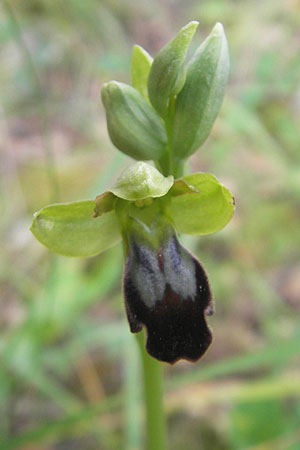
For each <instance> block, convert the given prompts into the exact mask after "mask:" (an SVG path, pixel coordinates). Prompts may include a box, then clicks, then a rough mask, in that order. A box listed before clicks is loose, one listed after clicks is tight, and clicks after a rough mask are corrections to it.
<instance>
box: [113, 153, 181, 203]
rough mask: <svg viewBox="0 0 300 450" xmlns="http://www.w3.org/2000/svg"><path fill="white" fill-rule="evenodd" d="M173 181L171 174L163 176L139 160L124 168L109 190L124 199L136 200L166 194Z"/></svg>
mask: <svg viewBox="0 0 300 450" xmlns="http://www.w3.org/2000/svg"><path fill="white" fill-rule="evenodd" d="M173 182H174V178H173V176H172V175H170V176H168V177H164V176H163V175H162V174H161V173H160V172H159V171H158V170H157V169H155V167H152V166H150V165H149V164H146V163H144V162H141V161H140V162H137V163H136V164H134V165H133V166H131V167H129V168H128V169H126V170H125V171H124V172H123V173H122V174H121V176H120V177H119V178H118V180H117V182H116V184H115V186H113V187H112V188H111V189H109V191H110V192H112V193H113V194H115V195H116V196H117V197H119V198H122V199H124V200H130V201H136V200H143V199H146V198H149V197H150V198H155V197H162V196H163V195H166V193H167V192H168V191H169V190H170V188H171V186H172V185H173Z"/></svg>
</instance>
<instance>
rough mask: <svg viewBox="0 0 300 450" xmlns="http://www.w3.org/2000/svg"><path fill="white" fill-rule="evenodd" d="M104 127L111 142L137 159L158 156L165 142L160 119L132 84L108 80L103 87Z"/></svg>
mask: <svg viewBox="0 0 300 450" xmlns="http://www.w3.org/2000/svg"><path fill="white" fill-rule="evenodd" d="M101 96H102V101H103V104H104V106H105V109H106V119H107V128H108V133H109V136H110V138H111V140H112V142H113V144H114V145H115V146H116V147H117V148H118V149H119V150H121V151H122V152H123V153H126V154H127V155H129V156H131V157H132V158H134V159H137V160H150V159H152V160H157V159H159V158H161V156H162V155H163V152H164V150H165V147H166V143H167V136H166V131H165V128H164V126H163V124H162V122H161V119H160V118H159V117H158V116H157V114H156V113H155V111H154V110H153V109H152V108H151V106H149V105H148V104H147V102H146V100H145V99H144V98H143V96H142V95H141V94H140V93H139V92H138V91H137V90H136V89H134V88H133V87H131V86H129V85H127V84H124V83H119V82H117V81H110V82H108V83H106V84H105V85H104V86H103V87H102V91H101Z"/></svg>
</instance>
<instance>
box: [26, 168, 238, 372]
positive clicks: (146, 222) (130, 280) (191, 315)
mask: <svg viewBox="0 0 300 450" xmlns="http://www.w3.org/2000/svg"><path fill="white" fill-rule="evenodd" d="M233 208H234V206H233V197H232V195H231V194H230V192H229V191H228V190H227V189H226V188H225V187H224V186H223V185H222V184H220V183H219V182H218V180H217V179H216V178H215V177H214V176H213V175H210V174H207V173H201V172H199V173H194V174H191V175H187V176H184V177H182V178H180V179H177V180H175V181H174V179H173V176H168V177H164V176H163V175H162V174H161V173H160V172H159V171H158V170H157V169H156V168H154V167H152V166H150V165H149V164H146V163H144V162H138V163H136V164H135V165H133V166H131V167H129V169H127V170H126V171H125V172H124V173H123V174H122V175H121V176H120V178H119V179H118V181H117V183H116V185H115V186H113V187H112V188H111V189H110V190H109V191H107V192H105V193H103V194H101V195H99V196H98V197H97V198H96V200H95V202H93V201H89V200H87V201H82V202H74V203H67V204H56V205H50V206H47V207H46V208H43V209H42V210H41V211H39V212H37V213H36V214H35V217H34V220H33V224H32V227H31V231H32V232H33V234H34V235H35V237H36V238H37V239H38V240H39V241H40V242H41V243H42V244H44V245H45V246H46V247H48V248H49V249H51V250H54V251H55V252H56V253H60V254H63V255H66V256H91V255H94V254H97V253H100V252H101V251H103V250H105V249H107V248H108V247H110V246H112V245H114V244H116V243H117V242H118V241H120V240H123V245H124V254H125V271H124V298H125V308H126V313H127V318H128V321H129V325H130V329H131V331H132V332H133V333H137V332H139V331H141V329H142V327H143V326H145V327H146V329H147V344H146V348H147V351H148V352H149V354H150V355H151V356H153V357H155V358H157V359H158V360H161V361H166V362H169V363H174V362H176V361H178V360H179V359H182V358H183V359H187V360H190V361H196V360H197V359H198V358H200V357H201V356H202V355H203V354H204V352H205V351H206V349H207V348H208V346H209V345H210V343H211V340H212V335H211V331H210V329H209V327H208V326H207V323H206V318H205V316H206V315H210V314H212V313H213V303H212V294H211V290H210V286H209V282H208V278H207V275H206V272H205V270H204V268H203V267H202V265H201V264H200V262H199V261H198V260H197V258H196V257H195V256H193V255H192V254H191V253H190V252H189V251H188V250H186V249H185V248H184V247H183V245H182V244H181V243H180V240H179V238H178V235H177V232H178V233H188V234H205V233H211V232H215V231H218V230H219V229H221V228H222V227H223V226H225V225H226V223H227V222H228V221H229V220H230V218H231V216H232V213H233Z"/></svg>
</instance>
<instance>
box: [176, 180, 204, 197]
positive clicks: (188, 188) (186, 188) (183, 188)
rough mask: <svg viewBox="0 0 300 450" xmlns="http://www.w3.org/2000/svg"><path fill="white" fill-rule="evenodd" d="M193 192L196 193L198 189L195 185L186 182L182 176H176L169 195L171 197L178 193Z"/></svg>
mask: <svg viewBox="0 0 300 450" xmlns="http://www.w3.org/2000/svg"><path fill="white" fill-rule="evenodd" d="M195 192H196V193H198V192H200V191H199V189H197V188H195V186H192V185H191V184H188V183H187V182H186V181H185V180H184V179H183V178H178V180H175V181H174V184H173V186H172V187H171V189H170V195H172V197H177V196H178V195H183V194H193V193H195Z"/></svg>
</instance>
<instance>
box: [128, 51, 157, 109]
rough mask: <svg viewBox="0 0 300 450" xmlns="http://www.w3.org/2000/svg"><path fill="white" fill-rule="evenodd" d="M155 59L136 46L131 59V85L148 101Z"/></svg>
mask: <svg viewBox="0 0 300 450" xmlns="http://www.w3.org/2000/svg"><path fill="white" fill-rule="evenodd" d="M152 60H153V58H152V57H151V56H150V55H149V53H148V52H146V50H144V49H143V47H141V46H140V45H134V46H133V49H132V57H131V84H132V86H133V87H134V88H135V89H136V90H137V91H139V93H140V94H142V96H143V97H144V98H145V100H147V102H148V103H149V98H148V88H147V81H148V75H149V72H150V68H151V64H152Z"/></svg>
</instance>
